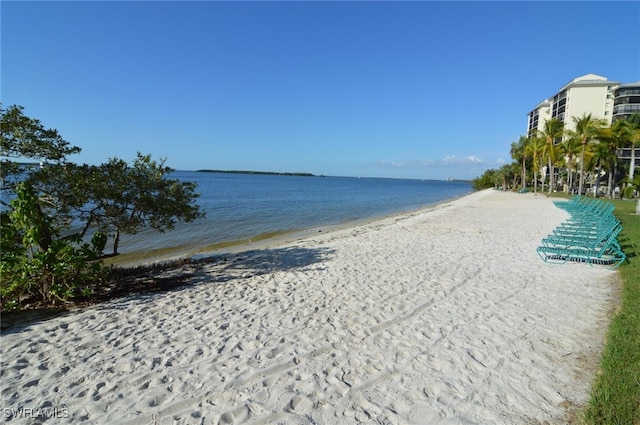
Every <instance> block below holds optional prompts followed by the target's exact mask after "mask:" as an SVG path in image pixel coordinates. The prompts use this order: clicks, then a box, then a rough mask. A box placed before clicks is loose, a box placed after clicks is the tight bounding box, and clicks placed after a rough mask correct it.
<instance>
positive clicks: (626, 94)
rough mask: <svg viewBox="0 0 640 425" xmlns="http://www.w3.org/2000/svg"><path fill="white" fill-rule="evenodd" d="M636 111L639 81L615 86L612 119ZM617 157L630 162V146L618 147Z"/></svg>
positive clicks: (639, 103) (639, 108)
mask: <svg viewBox="0 0 640 425" xmlns="http://www.w3.org/2000/svg"><path fill="white" fill-rule="evenodd" d="M637 113H640V81H638V82H637V83H630V84H621V85H619V86H618V87H616V88H615V89H614V90H613V117H612V120H613V121H617V120H626V119H627V118H629V117H630V116H631V115H633V114H637ZM618 158H620V160H621V161H622V162H624V163H631V148H630V147H628V148H622V149H618ZM639 164H640V162H639Z"/></svg>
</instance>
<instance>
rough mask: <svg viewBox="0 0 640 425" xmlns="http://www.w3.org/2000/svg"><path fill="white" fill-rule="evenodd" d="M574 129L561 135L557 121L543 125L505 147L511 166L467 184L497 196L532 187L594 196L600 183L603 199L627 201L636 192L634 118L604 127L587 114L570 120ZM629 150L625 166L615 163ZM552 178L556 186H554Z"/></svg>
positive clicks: (638, 131)
mask: <svg viewBox="0 0 640 425" xmlns="http://www.w3.org/2000/svg"><path fill="white" fill-rule="evenodd" d="M573 121H574V124H575V129H573V130H567V129H565V128H564V123H563V122H562V121H560V120H558V119H557V118H552V119H550V120H548V121H547V122H545V125H544V128H543V130H541V131H538V132H536V133H535V134H531V135H529V136H520V139H519V140H518V142H514V143H512V144H511V150H510V154H511V158H512V159H513V162H512V163H510V164H505V165H503V166H502V167H501V168H499V169H489V170H486V171H485V172H484V174H483V175H481V176H480V177H478V178H476V179H474V180H473V186H474V188H476V189H484V188H488V187H496V188H501V189H503V190H516V189H518V188H520V189H521V190H523V189H528V188H531V189H533V190H534V191H535V192H537V191H538V187H540V189H541V190H542V191H545V190H548V191H549V192H552V191H564V192H570V193H580V194H584V193H585V192H586V188H587V185H588V184H589V185H590V186H591V188H592V189H593V190H594V191H595V193H596V194H597V193H598V192H599V191H600V189H601V187H602V186H603V178H604V177H606V189H605V191H604V192H605V193H604V194H605V196H608V197H613V196H614V193H615V192H616V190H615V189H616V187H617V188H618V189H620V194H621V195H623V196H626V197H628V198H631V197H632V196H633V194H634V191H635V193H636V195H637V192H638V191H640V175H638V174H636V173H635V168H636V155H637V152H636V149H637V148H638V147H639V146H640V114H637V113H636V114H633V115H631V116H630V117H628V119H626V120H617V121H614V122H613V123H612V124H611V125H608V124H607V123H606V122H605V121H604V120H600V119H594V118H593V116H592V115H591V114H584V115H583V116H582V117H573ZM623 148H627V149H629V148H630V149H631V162H630V164H629V165H628V166H627V165H626V164H624V163H623V162H622V161H621V160H620V158H619V157H618V151H619V150H620V149H623ZM556 177H557V180H556Z"/></svg>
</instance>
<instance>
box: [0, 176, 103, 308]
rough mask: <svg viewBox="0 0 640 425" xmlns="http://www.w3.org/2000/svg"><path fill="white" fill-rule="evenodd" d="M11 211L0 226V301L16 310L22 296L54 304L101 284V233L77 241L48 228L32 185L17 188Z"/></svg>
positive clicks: (4, 215) (47, 218)
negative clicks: (85, 239) (88, 240)
mask: <svg viewBox="0 0 640 425" xmlns="http://www.w3.org/2000/svg"><path fill="white" fill-rule="evenodd" d="M11 206H12V207H13V209H12V211H10V212H8V213H4V214H3V216H2V222H1V229H0V253H1V255H2V258H1V259H2V261H1V262H0V297H1V298H0V300H1V301H0V305H1V306H2V309H3V310H14V309H19V308H20V307H21V304H22V303H23V302H24V301H26V300H30V301H36V302H40V303H43V304H45V305H53V304H57V303H59V302H60V301H64V300H67V299H70V298H73V297H78V296H90V295H91V294H92V293H93V291H94V289H95V288H96V287H98V286H100V285H101V284H102V282H103V281H104V279H105V276H106V268H105V267H104V266H103V265H102V263H101V262H100V261H99V258H100V256H101V255H102V248H104V242H105V240H106V239H105V237H104V236H100V235H99V236H96V237H94V238H93V240H92V243H91V244H88V243H82V242H81V241H80V239H79V237H77V236H69V237H65V238H62V237H60V235H58V234H57V232H56V231H55V229H53V228H52V224H51V223H52V219H51V217H49V216H47V215H46V213H45V212H44V210H43V208H42V205H41V200H40V199H38V196H37V195H36V191H35V189H34V188H33V187H32V186H31V185H30V184H27V183H24V182H23V183H20V184H19V185H18V186H17V188H16V198H15V199H14V200H13V201H12V202H11Z"/></svg>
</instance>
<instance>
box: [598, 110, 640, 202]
mask: <svg viewBox="0 0 640 425" xmlns="http://www.w3.org/2000/svg"><path fill="white" fill-rule="evenodd" d="M598 139H600V142H601V144H604V146H605V147H604V148H603V152H604V155H603V156H604V158H603V159H604V162H605V163H606V164H607V166H608V169H607V172H608V173H609V181H608V185H607V195H608V196H609V197H611V196H612V195H613V178H614V175H615V174H616V169H617V165H618V155H617V150H618V149H620V148H623V147H625V146H627V145H629V144H630V143H631V141H632V139H633V129H632V128H631V124H630V123H629V122H628V121H625V120H618V121H614V122H613V124H611V126H610V127H605V128H602V129H600V131H599V135H598Z"/></svg>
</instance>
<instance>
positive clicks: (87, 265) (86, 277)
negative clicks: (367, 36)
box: [0, 105, 203, 308]
mask: <svg viewBox="0 0 640 425" xmlns="http://www.w3.org/2000/svg"><path fill="white" fill-rule="evenodd" d="M0 112H1V121H2V132H1V137H0V146H1V151H0V155H1V157H2V194H3V199H2V207H3V208H2V213H1V216H2V220H1V225H2V229H1V230H2V233H1V235H0V237H1V243H2V246H1V251H0V254H1V259H2V262H1V265H0V273H1V276H0V278H1V279H2V280H1V281H0V285H1V286H0V293H1V296H2V307H3V308H17V307H19V306H20V303H21V301H22V300H24V299H25V298H27V297H36V298H38V299H39V300H41V301H43V302H45V303H48V304H50V303H53V302H56V301H59V300H64V299H68V298H70V297H75V296H79V295H88V294H90V293H91V292H92V290H93V289H94V288H95V287H96V286H97V285H100V283H101V282H102V280H103V278H104V272H105V269H104V268H103V266H102V263H101V261H100V260H101V259H102V258H103V257H104V252H103V251H104V249H105V246H106V243H107V241H108V239H109V238H112V240H113V254H114V255H115V254H117V253H118V247H119V242H120V236H121V235H123V234H136V233H138V232H140V231H141V230H143V229H146V228H152V229H155V230H157V231H160V232H163V231H166V230H170V229H173V228H174V226H175V224H176V223H177V222H179V221H185V222H189V221H193V220H195V219H197V218H198V217H201V216H203V213H202V212H201V210H200V208H199V207H198V205H197V204H195V200H196V199H197V197H198V194H197V193H196V191H195V189H196V184H195V183H192V182H183V181H180V180H177V179H171V178H169V176H168V174H169V173H170V172H171V171H173V170H172V169H171V168H169V167H167V166H166V165H165V160H164V159H163V160H160V161H156V160H153V159H152V158H151V156H150V155H142V154H140V153H138V155H137V157H136V159H135V160H134V161H133V163H132V164H131V165H130V164H128V163H127V162H126V161H124V160H122V159H118V158H112V159H110V160H108V161H107V162H105V163H103V164H101V165H98V166H94V165H86V164H84V165H77V164H74V163H72V162H69V161H67V156H68V155H71V154H74V153H78V152H80V148H78V147H75V146H72V145H70V144H69V143H68V142H67V141H65V140H64V139H63V138H62V137H61V136H60V135H59V134H58V132H57V130H54V129H46V128H45V127H44V126H43V125H42V124H41V123H40V121H38V120H36V119H33V118H29V117H27V116H25V115H24V113H23V108H22V107H20V106H11V107H9V108H7V109H4V108H1V105H0ZM25 160H37V161H46V162H47V165H46V166H44V167H27V168H25V166H24V164H22V163H21V162H20V161H25Z"/></svg>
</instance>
